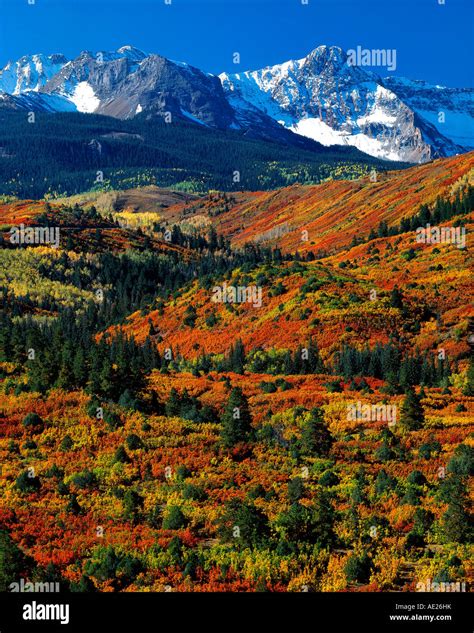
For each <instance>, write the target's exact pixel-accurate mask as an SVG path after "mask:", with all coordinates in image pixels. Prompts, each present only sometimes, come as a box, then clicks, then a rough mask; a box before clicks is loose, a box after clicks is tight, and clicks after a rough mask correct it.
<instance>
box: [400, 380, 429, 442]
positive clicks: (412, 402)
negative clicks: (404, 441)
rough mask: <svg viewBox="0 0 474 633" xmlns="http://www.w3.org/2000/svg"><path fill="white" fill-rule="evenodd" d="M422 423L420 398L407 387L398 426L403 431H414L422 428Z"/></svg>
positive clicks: (422, 412)
mask: <svg viewBox="0 0 474 633" xmlns="http://www.w3.org/2000/svg"><path fill="white" fill-rule="evenodd" d="M424 422H425V414H424V410H423V407H422V406H421V402H420V398H419V396H417V395H416V393H415V391H414V389H412V388H411V387H409V388H408V389H407V391H406V396H405V399H404V401H403V404H402V406H401V408H400V426H401V428H402V429H403V430H405V431H416V430H417V429H421V428H422V426H423V424H424Z"/></svg>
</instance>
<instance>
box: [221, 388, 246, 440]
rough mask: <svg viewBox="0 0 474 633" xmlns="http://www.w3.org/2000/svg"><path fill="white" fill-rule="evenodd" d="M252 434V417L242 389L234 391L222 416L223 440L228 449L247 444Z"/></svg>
mask: <svg viewBox="0 0 474 633" xmlns="http://www.w3.org/2000/svg"><path fill="white" fill-rule="evenodd" d="M251 434H252V417H251V415H250V409H249V405H248V401H247V398H246V397H245V395H244V394H243V392H242V389H241V388H240V387H235V388H234V389H232V391H231V394H230V396H229V400H228V402H227V406H226V408H225V411H224V414H223V416H222V431H221V438H222V441H223V443H224V446H225V447H226V448H230V447H232V446H234V445H235V444H237V443H238V442H245V441H246V440H248V439H249V438H250V436H251Z"/></svg>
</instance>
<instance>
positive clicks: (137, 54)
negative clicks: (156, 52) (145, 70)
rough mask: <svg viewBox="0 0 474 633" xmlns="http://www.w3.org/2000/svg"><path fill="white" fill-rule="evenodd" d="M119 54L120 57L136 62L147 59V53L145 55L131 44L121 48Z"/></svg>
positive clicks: (118, 50)
mask: <svg viewBox="0 0 474 633" xmlns="http://www.w3.org/2000/svg"><path fill="white" fill-rule="evenodd" d="M117 53H118V54H119V55H123V56H124V57H127V58H128V59H132V60H134V61H142V60H143V59H145V57H147V54H146V53H144V52H143V51H142V50H140V49H139V48H136V47H135V46H132V45H131V44H126V45H125V46H121V47H120V48H118V49H117Z"/></svg>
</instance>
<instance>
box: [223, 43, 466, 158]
mask: <svg viewBox="0 0 474 633" xmlns="http://www.w3.org/2000/svg"><path fill="white" fill-rule="evenodd" d="M220 79H221V81H222V84H223V86H224V90H225V92H226V93H227V96H228V98H229V101H230V103H231V104H233V105H234V107H235V108H236V109H239V108H240V107H241V105H240V104H241V103H246V102H250V103H252V104H254V105H255V106H257V107H258V108H260V109H261V110H262V111H264V112H265V113H266V114H268V115H269V116H271V117H272V118H274V119H275V120H277V121H280V122H281V123H282V124H283V125H284V126H285V127H287V128H289V129H291V130H293V131H295V132H297V133H298V134H303V135H305V136H308V137H310V138H313V139H315V140H317V141H319V142H320V143H322V144H323V145H334V144H347V145H353V146H355V147H358V148H359V149H361V150H362V151H364V152H366V153H368V154H371V155H373V156H379V157H381V158H389V159H392V160H405V161H412V162H423V161H426V160H429V159H430V158H433V157H436V156H447V155H451V154H454V153H457V152H461V151H465V150H466V149H468V148H471V147H473V146H474V131H473V129H472V128H473V123H474V91H473V90H471V89H466V90H458V91H456V90H454V89H446V88H438V87H432V86H427V85H426V84H424V83H423V82H408V81H407V80H403V79H399V80H397V79H388V80H382V79H381V78H380V77H379V76H378V75H376V74H375V73H372V72H368V71H366V70H365V69H362V68H360V67H358V66H353V65H350V64H349V63H348V56H347V53H345V52H344V51H343V50H342V49H341V48H339V47H336V46H331V47H328V46H320V47H318V48H316V49H315V50H314V51H312V52H311V53H310V54H309V55H308V56H307V57H305V58H303V59H299V60H296V61H289V62H285V63H283V64H279V65H276V66H270V67H267V68H264V69H262V70H256V71H248V72H244V73H236V74H232V75H229V74H226V73H224V74H222V75H220ZM419 84H421V85H419ZM433 92H434V95H433V94H430V93H433ZM438 105H439V106H440V107H441V106H443V107H444V109H445V110H446V120H449V121H450V124H446V125H444V126H443V125H441V124H438V123H437V117H438ZM244 107H245V106H244ZM454 113H456V117H454ZM459 123H461V124H462V128H463V129H462V130H461V131H460V130H459V127H460V125H459ZM469 128H470V129H469Z"/></svg>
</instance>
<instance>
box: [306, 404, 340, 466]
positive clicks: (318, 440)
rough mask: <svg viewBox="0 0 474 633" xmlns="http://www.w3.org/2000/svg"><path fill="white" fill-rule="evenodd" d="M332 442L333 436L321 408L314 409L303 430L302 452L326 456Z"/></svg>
mask: <svg viewBox="0 0 474 633" xmlns="http://www.w3.org/2000/svg"><path fill="white" fill-rule="evenodd" d="M332 443H333V438H332V435H331V433H330V431H329V429H328V427H327V425H326V423H325V422H324V418H323V413H322V411H321V409H318V408H315V409H313V410H312V411H311V414H310V417H309V419H308V420H307V421H306V422H305V424H304V426H303V429H302V432H301V440H300V449H301V452H302V453H303V455H311V456H313V457H325V456H327V455H328V453H329V451H330V450H331V446H332Z"/></svg>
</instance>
